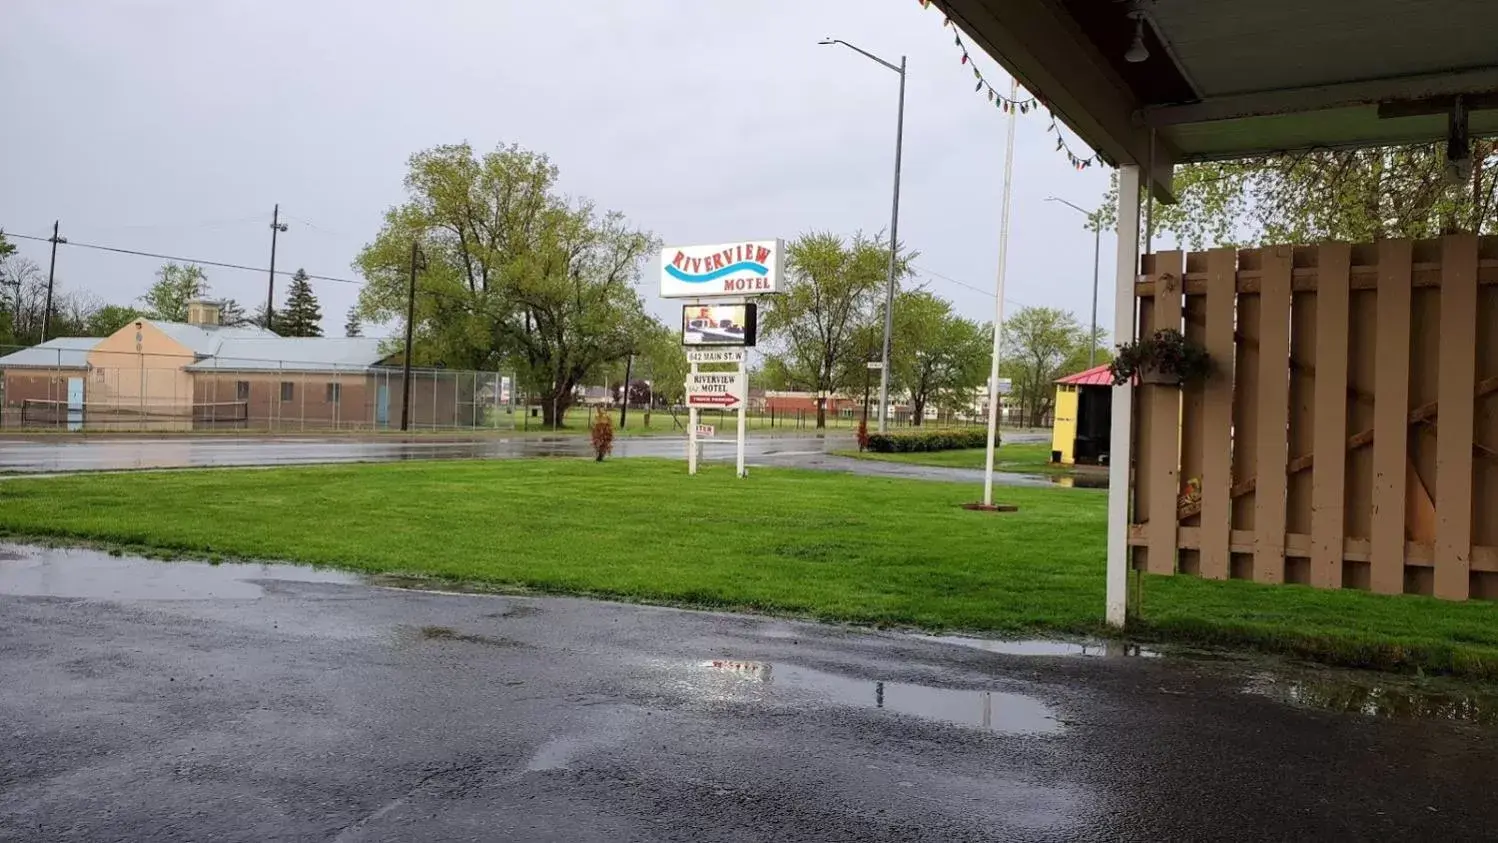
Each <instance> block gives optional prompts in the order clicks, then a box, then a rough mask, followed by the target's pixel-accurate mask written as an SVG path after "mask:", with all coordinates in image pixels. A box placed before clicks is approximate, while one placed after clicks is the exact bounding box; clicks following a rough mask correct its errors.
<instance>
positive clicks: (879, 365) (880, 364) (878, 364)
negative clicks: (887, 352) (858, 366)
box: [868, 360, 884, 372]
mask: <svg viewBox="0 0 1498 843" xmlns="http://www.w3.org/2000/svg"><path fill="white" fill-rule="evenodd" d="M868 367H869V368H870V369H872V370H874V371H876V372H877V371H880V370H882V369H883V368H884V361H883V360H870V361H869V363H868Z"/></svg>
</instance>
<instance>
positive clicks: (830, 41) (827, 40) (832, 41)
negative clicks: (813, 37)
mask: <svg viewBox="0 0 1498 843" xmlns="http://www.w3.org/2000/svg"><path fill="white" fill-rule="evenodd" d="M817 43H818V44H819V45H821V46H823V47H826V46H828V45H829V44H836V43H837V41H836V40H835V39H832V38H823V39H822V40H821V41H818V42H817Z"/></svg>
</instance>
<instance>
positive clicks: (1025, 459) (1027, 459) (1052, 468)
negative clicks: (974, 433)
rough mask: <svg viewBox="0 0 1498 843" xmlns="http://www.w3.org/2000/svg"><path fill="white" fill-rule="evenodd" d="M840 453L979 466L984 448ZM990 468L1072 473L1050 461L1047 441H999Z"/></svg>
mask: <svg viewBox="0 0 1498 843" xmlns="http://www.w3.org/2000/svg"><path fill="white" fill-rule="evenodd" d="M837 453H838V454H839V455H841V456H845V457H857V458H858V459H864V460H879V461H880V462H903V463H908V464H911V465H935V466H940V467H942V468H982V467H983V462H984V460H985V459H986V457H987V454H986V449H984V448H959V449H957V450H954V451H917V452H915V453H910V454H877V453H874V452H873V451H864V452H863V453H859V452H858V451H838V452H837ZM994 469H995V470H996V471H1009V472H1014V473H1017V474H1072V473H1074V472H1075V470H1074V469H1073V467H1072V466H1069V465H1055V464H1052V463H1051V445H1050V443H1049V442H1024V443H1020V444H1015V445H1005V444H1002V443H1001V444H1000V445H999V450H998V452H997V453H996V454H994Z"/></svg>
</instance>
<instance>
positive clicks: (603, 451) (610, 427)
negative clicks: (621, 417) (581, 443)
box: [591, 407, 614, 462]
mask: <svg viewBox="0 0 1498 843" xmlns="http://www.w3.org/2000/svg"><path fill="white" fill-rule="evenodd" d="M591 432H592V434H593V453H594V454H595V455H596V456H597V457H598V461H599V462H603V458H604V457H606V456H608V455H609V454H611V453H613V451H614V420H613V419H612V418H610V417H609V414H608V413H605V412H604V411H603V408H602V407H599V408H598V412H597V413H595V414H594V415H593V428H592V431H591Z"/></svg>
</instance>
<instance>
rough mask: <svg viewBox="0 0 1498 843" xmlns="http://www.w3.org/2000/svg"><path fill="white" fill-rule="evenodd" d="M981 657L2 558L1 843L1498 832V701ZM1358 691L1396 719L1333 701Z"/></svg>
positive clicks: (1176, 661) (351, 579)
mask: <svg viewBox="0 0 1498 843" xmlns="http://www.w3.org/2000/svg"><path fill="white" fill-rule="evenodd" d="M972 643H973V642H964V641H962V640H960V639H956V640H947V639H934V638H927V637H920V636H910V635H898V634H866V633H863V632H858V631H853V630H848V629H845V628H840V627H831V626H821V625H815V624H807V623H799V622H791V621H785V620H775V619H765V618H752V617H743V616H733V615H722V614H712V613H702V612H686V611H678V610H671V609H659V608H647V607H638V606H627V605H619V604H612V603H602V602H591V601H584V600H574V599H560V598H518V597H496V596H472V595H451V594H442V593H431V592H420V591H409V590H400V589H395V588H389V587H381V586H379V585H371V584H369V583H367V582H364V581H361V580H360V579H359V578H358V577H356V576H353V575H348V574H341V573H338V572H330V571H313V570H310V569H305V568H296V567H287V566H275V567H266V566H259V565H229V564H225V565H220V566H210V565H206V564H198V563H153V562H147V561H144V560H134V559H128V558H116V557H109V556H104V555H100V554H98V553H93V552H88V551H38V550H34V549H29V548H21V547H14V546H4V545H0V677H3V681H0V723H3V724H4V725H3V727H0V839H5V840H28V841H29V840H85V839H86V840H97V839H110V840H115V839H119V840H145V839H150V840H184V841H185V840H210V839H211V840H257V841H258V840H269V839H288V840H302V839H306V840H338V841H387V840H388V841H395V840H526V841H531V840H535V841H595V840H596V841H609V843H617V842H618V841H702V840H711V841H750V840H775V841H803V840H804V841H844V840H846V841H987V840H995V841H1014V840H1056V841H1061V840H1208V839H1210V840H1291V839H1323V840H1355V839H1379V840H1465V839H1472V840H1475V839H1483V838H1487V839H1491V830H1492V829H1493V828H1495V827H1498V803H1495V802H1494V800H1493V799H1492V798H1491V795H1492V779H1493V774H1494V772H1495V770H1498V761H1495V759H1498V731H1495V727H1493V726H1491V725H1486V724H1485V723H1491V720H1487V721H1484V720H1483V718H1482V717H1479V716H1476V715H1475V714H1474V713H1475V712H1489V713H1491V712H1492V711H1493V710H1494V709H1493V707H1492V703H1491V701H1490V700H1483V699H1479V698H1475V697H1474V698H1458V699H1453V700H1447V701H1444V702H1436V703H1431V704H1430V705H1428V706H1427V707H1425V708H1418V707H1417V708H1418V710H1416V711H1413V712H1411V711H1408V710H1401V709H1399V708H1398V706H1397V705H1394V706H1393V707H1390V706H1391V702H1390V701H1393V700H1397V699H1399V695H1398V694H1394V693H1390V692H1387V691H1384V690H1381V689H1373V690H1369V689H1364V690H1363V691H1362V692H1361V693H1360V694H1359V693H1351V694H1350V695H1349V692H1347V691H1346V688H1347V687H1349V686H1348V685H1347V683H1344V682H1342V681H1341V680H1340V679H1337V678H1336V677H1337V676H1341V674H1329V675H1330V676H1332V677H1333V678H1332V679H1326V680H1316V681H1324V682H1330V683H1331V684H1330V685H1329V687H1332V688H1334V689H1339V690H1334V691H1326V692H1323V691H1316V690H1315V689H1316V688H1318V687H1320V686H1317V685H1315V684H1314V683H1312V682H1306V681H1302V680H1300V679H1296V678H1293V677H1294V676H1296V674H1290V673H1287V674H1282V673H1279V672H1277V669H1275V668H1273V667H1272V666H1266V665H1265V664H1264V663H1259V662H1242V663H1239V662H1231V661H1197V660H1191V659H1186V658H1178V657H1175V656H1169V655H1167V656H1165V657H1157V658H1143V657H1139V656H1138V655H1135V656H1129V655H1124V654H1123V653H1125V652H1129V653H1137V651H1135V650H1127V651H1125V650H1124V648H1123V647H1122V646H1121V645H1114V646H1112V647H1109V646H1105V645H1084V644H1066V643H1062V642H1038V643H1037V642H1029V643H1019V644H1013V643H1010V644H1003V643H994V642H981V643H980V644H979V645H977V646H970V645H971V644H972ZM985 648H986V649H985ZM1110 651H1111V654H1110ZM1141 655H1148V654H1141ZM1315 676H1325V675H1323V674H1319V673H1318V674H1315ZM1328 700H1330V701H1331V703H1330V704H1331V705H1332V707H1334V708H1339V709H1349V710H1351V711H1353V712H1367V713H1345V712H1343V711H1328V710H1322V709H1319V708H1315V707H1312V706H1310V705H1307V703H1316V704H1323V705H1324V704H1328V703H1327V701H1328ZM1411 713H1414V714H1424V715H1426V716H1425V717H1424V718H1420V717H1407V718H1406V717H1399V716H1384V715H1400V714H1411Z"/></svg>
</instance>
